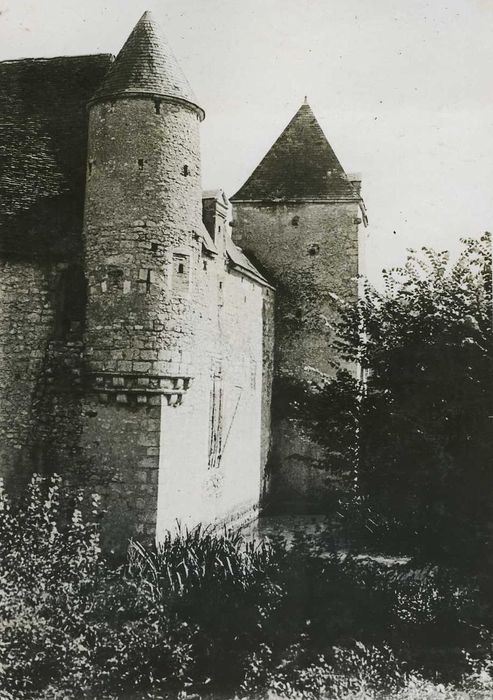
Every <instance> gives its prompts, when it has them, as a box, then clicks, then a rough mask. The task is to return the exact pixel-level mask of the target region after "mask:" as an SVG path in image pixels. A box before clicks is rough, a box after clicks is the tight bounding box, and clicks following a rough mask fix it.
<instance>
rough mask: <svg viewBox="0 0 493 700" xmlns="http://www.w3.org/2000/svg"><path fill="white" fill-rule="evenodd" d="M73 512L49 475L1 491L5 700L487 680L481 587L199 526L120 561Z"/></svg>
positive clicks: (82, 506) (297, 693) (93, 507)
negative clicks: (12, 494)
mask: <svg viewBox="0 0 493 700" xmlns="http://www.w3.org/2000/svg"><path fill="white" fill-rule="evenodd" d="M70 505H71V507H70V509H68V508H67V504H65V503H64V499H63V498H62V490H61V485H60V481H59V479H58V478H56V477H55V478H54V479H53V480H51V482H50V483H48V484H45V483H44V482H43V481H42V480H41V479H39V478H37V477H35V478H34V479H33V481H32V483H31V485H30V487H29V490H28V493H27V495H26V498H25V499H24V502H23V503H22V504H21V505H20V506H19V505H16V506H14V505H13V504H12V503H11V502H10V500H9V499H8V498H7V496H6V495H5V494H4V493H3V492H2V494H1V496H0V543H1V545H0V546H1V551H0V554H1V556H0V631H1V634H0V697H2V698H3V699H10V700H13V699H15V700H18V699H19V700H22V699H27V698H45V699H46V700H48V699H50V700H52V699H57V698H60V699H61V698H63V699H64V700H65V699H68V700H70V699H71V698H74V699H75V698H94V697H97V698H102V699H104V698H124V697H125V698H127V697H128V698H130V697H131V698H134V699H138V700H143V699H144V698H164V697H175V698H178V697H180V698H185V697H187V696H188V695H195V697H198V696H200V697H213V696H215V697H217V696H222V697H234V696H235V695H237V696H238V697H253V696H255V697H263V696H266V697H267V696H269V697H276V696H277V697H280V696H284V697H300V698H301V697H303V698H307V700H308V699H309V698H316V697H341V698H342V697H348V698H349V697H353V696H354V697H357V695H355V693H362V692H363V690H364V692H365V693H366V695H360V697H373V695H372V693H377V694H378V693H383V692H384V691H385V692H387V691H389V692H390V691H395V692H401V689H402V688H406V687H408V686H409V682H410V679H411V676H412V678H413V679H414V680H413V681H412V682H413V683H415V682H416V683H417V682H418V681H417V680H416V679H419V683H422V684H426V683H431V682H432V681H431V680H430V679H433V682H437V679H438V680H439V681H441V682H445V683H448V682H456V683H457V682H460V681H461V678H462V676H463V675H464V674H466V673H468V670H469V672H470V673H469V675H470V678H475V679H476V680H477V682H478V683H481V684H482V686H481V687H483V686H485V684H487V683H489V682H490V681H489V680H488V679H490V674H489V669H490V666H491V664H490V661H489V659H490V657H491V653H490V652H491V649H490V640H491V634H490V630H491V628H492V621H491V601H490V600H489V588H488V589H487V593H486V594H485V593H483V592H482V591H483V588H482V586H481V585H480V582H479V581H478V582H474V581H472V580H471V579H470V578H469V577H466V576H463V575H461V574H459V573H457V572H454V571H452V570H445V569H439V568H437V567H428V568H425V569H421V570H414V569H413V568H412V566H411V565H399V564H395V565H394V566H390V567H389V566H387V565H384V564H379V563H377V562H374V561H366V562H363V561H358V560H355V559H352V558H351V557H349V556H347V557H340V556H337V555H336V554H330V553H328V552H327V551H326V548H325V545H323V543H322V541H321V540H313V541H312V540H311V539H310V538H308V537H306V536H302V535H300V536H298V537H297V538H295V540H294V543H293V544H292V546H290V547H287V546H286V545H285V543H284V542H283V541H281V540H279V541H271V542H266V543H264V544H255V543H253V542H251V541H244V540H242V538H241V537H240V536H239V535H238V534H234V533H228V532H224V533H223V534H219V535H218V534H214V533H212V532H209V531H204V530H201V529H196V530H193V531H191V532H188V531H184V532H181V533H179V534H178V535H177V536H175V537H171V536H169V537H168V538H167V539H165V540H164V542H162V543H161V544H160V545H159V547H157V548H156V547H146V546H144V545H142V544H140V543H132V544H131V546H130V551H129V557H128V562H127V563H126V564H125V565H124V566H114V565H111V564H110V563H108V562H107V561H106V560H105V559H104V557H103V555H102V553H101V551H100V548H99V535H98V524H97V519H98V508H99V507H98V504H97V502H94V501H89V502H86V501H84V499H83V498H82V497H78V498H76V500H75V504H74V503H72V504H70ZM67 512H69V513H71V515H70V517H68V516H67ZM322 554H323V556H322ZM485 589H486V587H485ZM466 653H467V654H469V657H468V656H467V655H466ZM488 664H490V665H488ZM411 671H413V674H411ZM471 674H472V675H471ZM420 687H421V686H420ZM423 687H424V686H423ZM351 694H352V695H351ZM375 697H376V695H375ZM409 697H412V696H409ZM416 697H418V696H416Z"/></svg>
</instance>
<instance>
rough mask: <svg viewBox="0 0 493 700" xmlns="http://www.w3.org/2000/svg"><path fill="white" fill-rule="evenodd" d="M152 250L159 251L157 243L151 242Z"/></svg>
mask: <svg viewBox="0 0 493 700" xmlns="http://www.w3.org/2000/svg"><path fill="white" fill-rule="evenodd" d="M151 250H152V251H153V252H154V253H155V252H156V251H157V243H151Z"/></svg>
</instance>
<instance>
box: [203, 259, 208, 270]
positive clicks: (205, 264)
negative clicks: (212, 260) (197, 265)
mask: <svg viewBox="0 0 493 700" xmlns="http://www.w3.org/2000/svg"><path fill="white" fill-rule="evenodd" d="M203 267H204V270H207V260H204V262H203Z"/></svg>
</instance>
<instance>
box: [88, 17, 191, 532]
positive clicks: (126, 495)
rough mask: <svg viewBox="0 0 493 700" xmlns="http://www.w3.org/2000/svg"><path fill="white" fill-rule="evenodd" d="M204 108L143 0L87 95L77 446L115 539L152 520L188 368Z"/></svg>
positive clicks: (147, 528) (143, 528)
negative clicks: (104, 492)
mask: <svg viewBox="0 0 493 700" xmlns="http://www.w3.org/2000/svg"><path fill="white" fill-rule="evenodd" d="M203 118H204V112H203V110H202V109H201V108H200V107H199V106H198V105H197V102H196V100H195V98H194V95H193V93H192V91H191V89H190V86H189V84H188V82H187V80H186V78H185V76H184V75H183V73H182V71H181V69H180V67H179V66H178V63H177V61H176V59H175V58H174V56H173V54H172V52H171V50H170V49H169V46H168V45H167V42H166V40H165V38H164V37H163V36H162V34H161V32H160V30H159V28H158V27H157V25H156V23H155V21H154V20H153V18H152V17H151V15H150V13H148V12H146V13H145V14H144V15H143V16H142V18H141V19H140V20H139V22H138V23H137V25H136V27H135V29H134V30H133V32H132V33H131V35H130V37H129V38H128V40H127V42H126V43H125V45H124V47H123V48H122V50H121V52H120V53H119V54H118V56H117V58H116V60H115V61H114V63H113V64H112V66H111V68H110V70H109V72H108V74H107V75H106V78H105V80H104V82H103V83H102V85H101V86H100V88H99V89H98V91H97V92H96V94H95V95H94V97H93V99H92V100H91V102H90V104H89V141H88V162H87V184H86V202H85V217H84V245H85V270H86V275H87V283H88V287H87V288H88V301H87V316H86V317H87V320H86V333H85V369H86V388H87V397H86V401H87V410H86V412H85V416H84V421H85V423H84V427H83V434H82V448H83V453H84V454H85V455H87V456H89V458H90V459H91V458H92V462H93V464H94V471H95V476H94V480H95V481H98V480H99V482H100V484H101V485H106V486H107V487H108V494H109V500H110V501H111V502H112V503H113V511H114V513H113V515H112V516H111V517H112V519H113V521H114V520H115V518H116V519H117V521H119V522H118V525H117V526H115V524H113V530H115V529H118V530H119V535H118V537H119V539H120V540H121V539H122V534H125V530H128V533H129V535H131V534H135V532H137V534H139V533H142V532H144V533H147V534H151V533H152V532H153V528H154V525H155V510H156V492H157V481H158V471H159V450H160V420H161V417H160V416H161V414H160V410H161V409H160V407H161V405H162V402H163V401H164V402H165V403H166V402H167V403H168V404H171V405H178V404H179V403H181V400H182V397H183V394H184V393H186V390H187V388H188V385H189V383H190V380H191V372H190V367H189V362H190V350H191V347H192V344H193V307H192V303H193V300H194V297H195V294H194V287H195V284H196V283H195V278H196V275H195V272H196V268H197V265H198V261H199V251H200V231H201V182H200V153H199V126H200V122H201V121H202V119H203ZM118 482H120V483H121V484H122V486H121V487H120V496H119V497H118V495H117V494H118V487H117V486H114V485H115V484H118ZM110 485H111V488H110ZM118 499H120V500H119V501H118ZM122 520H123V521H125V522H124V525H125V527H123V526H122V524H121V522H120V521H122Z"/></svg>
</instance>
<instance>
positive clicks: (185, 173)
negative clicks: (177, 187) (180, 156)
mask: <svg viewBox="0 0 493 700" xmlns="http://www.w3.org/2000/svg"><path fill="white" fill-rule="evenodd" d="M182 173H183V175H185V177H187V175H190V168H189V167H188V165H184V166H183V170H182Z"/></svg>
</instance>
